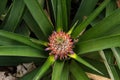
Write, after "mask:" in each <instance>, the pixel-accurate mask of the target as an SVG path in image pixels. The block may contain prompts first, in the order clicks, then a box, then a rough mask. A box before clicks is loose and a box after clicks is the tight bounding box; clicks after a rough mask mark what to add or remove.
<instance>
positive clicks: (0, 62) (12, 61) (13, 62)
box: [0, 56, 45, 66]
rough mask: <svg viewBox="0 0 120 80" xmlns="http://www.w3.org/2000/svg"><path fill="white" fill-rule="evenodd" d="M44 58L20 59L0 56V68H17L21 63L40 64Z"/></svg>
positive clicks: (19, 57)
mask: <svg viewBox="0 0 120 80" xmlns="http://www.w3.org/2000/svg"><path fill="white" fill-rule="evenodd" d="M44 60H45V58H40V57H26V56H25V57H23V56H22V57H21V56H0V66H17V65H19V64H22V63H30V62H34V63H35V64H39V65H40V64H41V63H42V62H43V61H44Z"/></svg>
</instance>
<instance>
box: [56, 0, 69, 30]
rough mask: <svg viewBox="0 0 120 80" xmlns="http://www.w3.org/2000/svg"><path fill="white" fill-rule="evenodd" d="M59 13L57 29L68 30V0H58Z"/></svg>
mask: <svg viewBox="0 0 120 80" xmlns="http://www.w3.org/2000/svg"><path fill="white" fill-rule="evenodd" d="M56 7H57V10H56V11H57V15H56V26H57V31H60V30H65V31H66V30H67V28H68V16H67V0H57V6H56Z"/></svg>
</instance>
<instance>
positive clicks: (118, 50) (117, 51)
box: [112, 47, 120, 69]
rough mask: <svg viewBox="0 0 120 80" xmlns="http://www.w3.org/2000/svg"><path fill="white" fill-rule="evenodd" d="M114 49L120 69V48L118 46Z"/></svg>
mask: <svg viewBox="0 0 120 80" xmlns="http://www.w3.org/2000/svg"><path fill="white" fill-rule="evenodd" d="M112 51H113V54H114V56H115V59H116V62H117V65H118V67H119V69H120V48H119V47H117V48H112Z"/></svg>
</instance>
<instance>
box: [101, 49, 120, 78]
mask: <svg viewBox="0 0 120 80" xmlns="http://www.w3.org/2000/svg"><path fill="white" fill-rule="evenodd" d="M100 55H101V57H102V58H103V60H104V64H105V66H106V68H107V70H108V73H109V75H110V77H111V79H112V80H120V77H119V75H118V73H117V71H116V69H115V66H114V63H113V61H114V59H113V54H112V53H111V51H105V52H104V51H100Z"/></svg>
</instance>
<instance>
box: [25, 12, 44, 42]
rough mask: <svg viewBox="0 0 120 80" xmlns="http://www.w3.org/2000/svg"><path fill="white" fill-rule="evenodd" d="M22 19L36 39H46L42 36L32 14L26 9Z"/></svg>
mask: <svg viewBox="0 0 120 80" xmlns="http://www.w3.org/2000/svg"><path fill="white" fill-rule="evenodd" d="M23 19H24V21H25V23H26V24H27V25H28V27H29V28H30V29H31V31H32V32H33V33H34V34H35V35H36V37H37V38H38V39H40V40H46V39H45V38H46V37H44V36H43V35H44V34H43V32H42V31H41V29H40V27H39V26H38V24H37V23H36V21H35V20H34V19H33V17H32V15H31V14H30V12H29V11H28V10H27V11H26V12H25V14H24V16H23Z"/></svg>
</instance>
